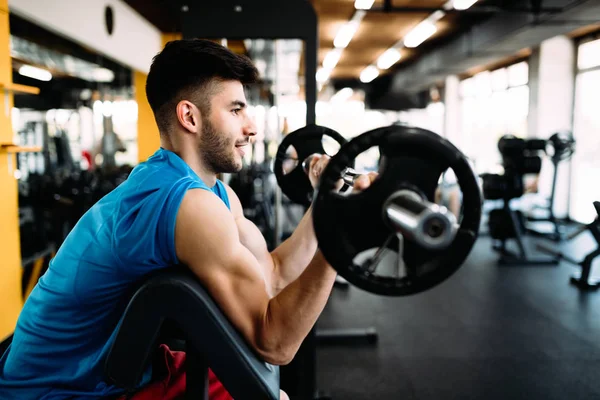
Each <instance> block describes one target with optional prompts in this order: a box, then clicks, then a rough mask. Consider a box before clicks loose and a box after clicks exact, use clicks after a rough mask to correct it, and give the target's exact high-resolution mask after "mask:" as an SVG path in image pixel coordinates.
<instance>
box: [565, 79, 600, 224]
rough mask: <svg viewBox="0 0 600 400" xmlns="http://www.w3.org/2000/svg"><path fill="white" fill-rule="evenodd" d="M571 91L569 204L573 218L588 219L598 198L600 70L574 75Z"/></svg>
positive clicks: (594, 215) (591, 218) (587, 221)
mask: <svg viewBox="0 0 600 400" xmlns="http://www.w3.org/2000/svg"><path fill="white" fill-rule="evenodd" d="M575 90H576V92H575V93H576V95H575V110H574V114H575V118H574V129H573V135H574V136H575V140H577V147H576V151H575V154H574V156H573V173H572V175H571V176H572V178H571V179H572V182H571V185H572V186H571V204H570V209H569V213H570V215H571V217H572V218H573V219H575V220H576V221H580V222H583V223H589V222H592V221H593V220H594V218H595V217H596V212H595V210H594V208H593V206H592V202H594V201H600V185H598V184H597V182H598V177H599V176H600V158H598V154H600V135H599V134H598V132H599V131H600V113H599V112H598V106H597V97H598V93H599V92H600V71H589V72H584V73H581V74H579V75H578V77H577V82H576V89H575Z"/></svg>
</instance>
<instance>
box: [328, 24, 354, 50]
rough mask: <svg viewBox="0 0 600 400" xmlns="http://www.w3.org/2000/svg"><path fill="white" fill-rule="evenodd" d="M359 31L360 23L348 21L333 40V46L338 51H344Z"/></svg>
mask: <svg viewBox="0 0 600 400" xmlns="http://www.w3.org/2000/svg"><path fill="white" fill-rule="evenodd" d="M357 29H358V23H357V22H354V21H348V22H346V23H345V24H344V25H342V27H341V28H340V30H339V31H338V33H337V35H335V39H334V40H333V45H334V46H335V47H336V48H338V49H344V48H346V46H348V43H350V41H351V40H352V37H353V36H354V34H355V33H356V30H357Z"/></svg>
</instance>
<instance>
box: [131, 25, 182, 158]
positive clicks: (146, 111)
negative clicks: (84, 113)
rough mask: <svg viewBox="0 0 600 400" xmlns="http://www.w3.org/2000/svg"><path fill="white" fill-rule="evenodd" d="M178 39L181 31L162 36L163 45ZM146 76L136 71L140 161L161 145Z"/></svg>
mask: <svg viewBox="0 0 600 400" xmlns="http://www.w3.org/2000/svg"><path fill="white" fill-rule="evenodd" d="M178 39H181V34H180V33H164V34H163V36H162V44H163V47H164V46H165V45H166V44H167V42H169V41H171V40H178ZM146 78H147V75H146V74H144V73H142V72H139V71H135V72H134V79H133V80H134V86H135V101H136V102H137V105H138V129H137V142H138V162H143V161H145V160H146V159H147V158H148V157H150V156H151V155H152V154H154V152H155V151H156V150H158V148H159V147H160V137H159V133H158V127H157V126H156V121H155V120H154V113H153V112H152V109H151V108H150V104H148V100H147V99H146Z"/></svg>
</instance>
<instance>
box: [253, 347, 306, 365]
mask: <svg viewBox="0 0 600 400" xmlns="http://www.w3.org/2000/svg"><path fill="white" fill-rule="evenodd" d="M256 350H257V351H258V355H259V356H260V358H261V359H262V360H263V361H265V362H267V363H269V364H272V365H287V364H289V363H290V362H292V360H293V359H294V357H295V355H296V352H297V350H296V349H294V350H292V349H284V348H276V349H264V348H257V349H256Z"/></svg>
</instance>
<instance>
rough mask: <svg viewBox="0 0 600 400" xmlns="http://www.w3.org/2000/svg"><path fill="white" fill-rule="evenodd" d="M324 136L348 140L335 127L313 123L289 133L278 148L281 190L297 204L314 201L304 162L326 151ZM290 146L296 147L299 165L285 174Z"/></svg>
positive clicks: (276, 173)
mask: <svg viewBox="0 0 600 400" xmlns="http://www.w3.org/2000/svg"><path fill="white" fill-rule="evenodd" d="M323 136H329V137H331V138H333V139H334V140H335V141H336V142H338V143H339V144H340V145H343V144H345V143H346V142H347V140H346V139H344V137H343V136H342V135H340V134H339V133H338V132H336V131H334V130H333V129H329V128H327V127H324V126H319V125H314V124H311V125H307V126H305V127H303V128H300V129H298V130H296V131H294V132H290V133H289V134H287V135H286V136H285V138H284V139H283V141H282V142H281V144H280V145H279V148H278V149H277V154H276V156H275V163H274V165H273V169H274V173H275V177H276V178H277V183H278V184H279V187H280V188H281V191H282V192H283V193H284V194H285V195H286V196H287V197H288V198H289V199H290V200H291V201H293V202H294V203H296V204H301V205H303V206H306V207H308V206H310V204H311V202H312V195H313V188H312V185H311V184H310V180H309V179H308V176H306V173H305V172H304V170H303V169H302V162H303V161H304V160H305V159H306V158H307V157H308V156H310V155H313V154H315V153H317V154H325V153H326V152H325V149H324V148H323ZM290 146H294V148H295V149H296V153H297V158H298V165H296V167H295V168H294V169H293V170H292V171H290V172H289V173H287V174H285V173H284V171H283V162H284V161H285V160H286V159H287V156H286V152H287V150H288V148H289V147H290Z"/></svg>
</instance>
